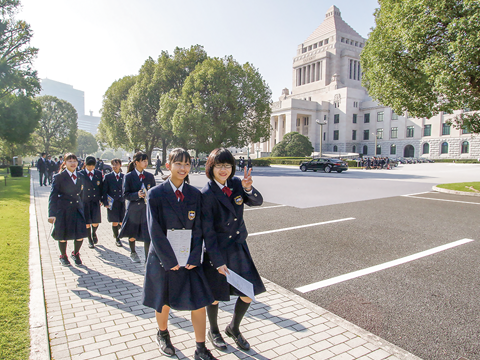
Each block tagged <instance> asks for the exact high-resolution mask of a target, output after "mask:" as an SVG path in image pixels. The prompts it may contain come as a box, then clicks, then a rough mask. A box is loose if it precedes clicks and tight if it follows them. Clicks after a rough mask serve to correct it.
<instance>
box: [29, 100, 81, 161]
mask: <svg viewBox="0 0 480 360" xmlns="http://www.w3.org/2000/svg"><path fill="white" fill-rule="evenodd" d="M36 101H37V102H38V103H39V104H40V106H41V108H42V114H41V119H40V124H39V127H38V129H37V130H36V131H35V135H36V136H37V137H38V138H39V140H40V141H39V144H38V152H46V153H48V154H51V153H56V154H63V153H65V152H66V151H74V150H75V149H76V147H77V144H76V142H77V119H78V115H77V110H75V108H74V107H73V105H72V104H70V103H69V102H68V101H65V100H61V99H59V98H57V97H55V96H50V95H44V96H39V97H37V98H36Z"/></svg>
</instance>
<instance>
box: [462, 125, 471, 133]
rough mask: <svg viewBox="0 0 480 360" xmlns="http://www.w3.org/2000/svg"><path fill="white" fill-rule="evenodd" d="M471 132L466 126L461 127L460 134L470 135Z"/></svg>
mask: <svg viewBox="0 0 480 360" xmlns="http://www.w3.org/2000/svg"><path fill="white" fill-rule="evenodd" d="M471 133H472V132H471V131H470V130H468V129H467V127H466V126H462V134H471Z"/></svg>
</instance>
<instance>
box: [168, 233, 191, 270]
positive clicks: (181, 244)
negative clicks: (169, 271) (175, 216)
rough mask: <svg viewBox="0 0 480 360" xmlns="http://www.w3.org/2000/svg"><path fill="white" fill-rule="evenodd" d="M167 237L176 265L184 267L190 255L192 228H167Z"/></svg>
mask: <svg viewBox="0 0 480 360" xmlns="http://www.w3.org/2000/svg"><path fill="white" fill-rule="evenodd" d="M167 239H168V242H169V243H170V245H171V246H172V249H173V252H174V253H175V256H176V258H177V262H178V265H180V266H183V267H185V265H187V261H188V257H189V256H190V245H191V243H192V230H167Z"/></svg>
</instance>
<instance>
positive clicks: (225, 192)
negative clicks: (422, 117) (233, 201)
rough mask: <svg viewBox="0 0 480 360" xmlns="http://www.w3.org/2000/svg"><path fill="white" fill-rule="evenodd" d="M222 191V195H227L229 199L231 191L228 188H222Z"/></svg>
mask: <svg viewBox="0 0 480 360" xmlns="http://www.w3.org/2000/svg"><path fill="white" fill-rule="evenodd" d="M222 191H223V193H224V194H225V195H227V196H228V197H230V195H232V190H230V188H229V187H227V186H224V187H223V189H222Z"/></svg>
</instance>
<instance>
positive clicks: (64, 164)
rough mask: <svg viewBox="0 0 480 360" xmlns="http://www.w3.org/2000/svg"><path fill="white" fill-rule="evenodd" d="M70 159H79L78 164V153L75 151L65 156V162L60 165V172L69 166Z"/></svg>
mask: <svg viewBox="0 0 480 360" xmlns="http://www.w3.org/2000/svg"><path fill="white" fill-rule="evenodd" d="M70 159H75V160H77V164H78V159H77V155H75V154H74V153H66V154H65V156H64V157H63V163H62V165H60V171H59V172H62V171H63V170H65V169H66V168H67V160H70Z"/></svg>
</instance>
